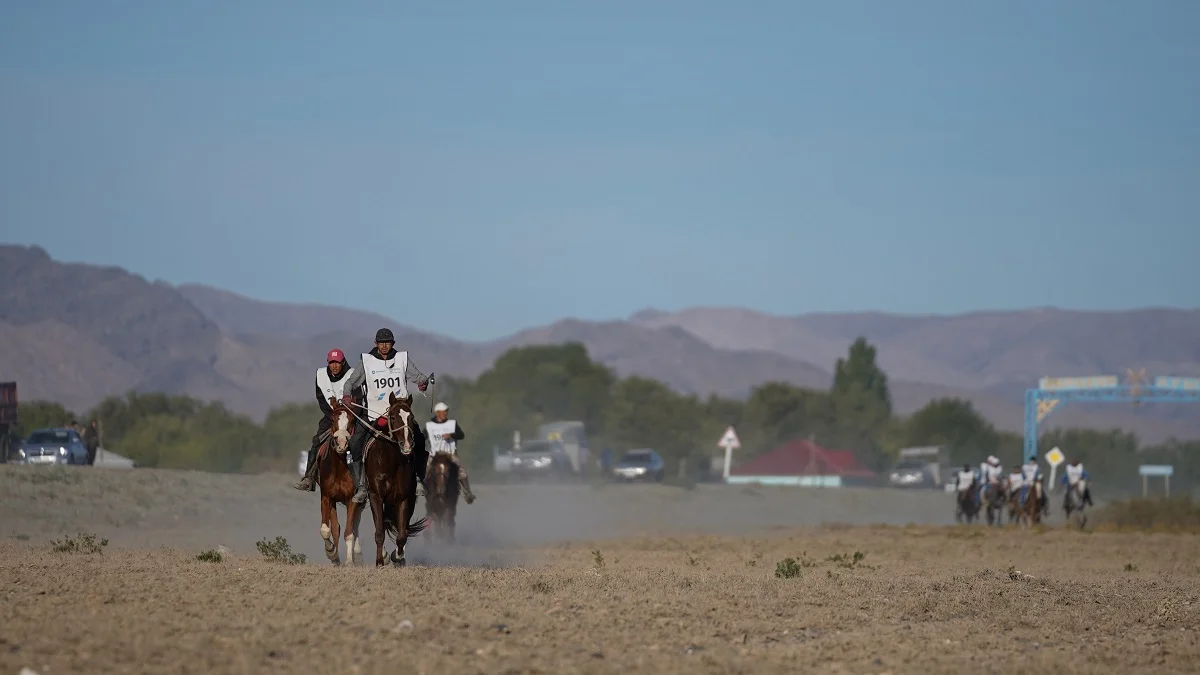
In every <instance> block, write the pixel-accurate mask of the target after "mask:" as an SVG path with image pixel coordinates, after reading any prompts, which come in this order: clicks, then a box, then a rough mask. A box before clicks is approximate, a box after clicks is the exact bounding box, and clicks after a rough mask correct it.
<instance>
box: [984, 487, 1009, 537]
mask: <svg viewBox="0 0 1200 675" xmlns="http://www.w3.org/2000/svg"><path fill="white" fill-rule="evenodd" d="M1007 496H1008V479H1007V478H1003V477H1002V478H1000V480H999V481H996V482H994V483H992V482H989V483H988V484H987V485H986V486H985V487H984V488H983V502H984V504H986V505H987V522H988V525H994V526H1000V525H1003V524H1004V522H1003V521H1004V506H1005V502H1006V501H1007Z"/></svg>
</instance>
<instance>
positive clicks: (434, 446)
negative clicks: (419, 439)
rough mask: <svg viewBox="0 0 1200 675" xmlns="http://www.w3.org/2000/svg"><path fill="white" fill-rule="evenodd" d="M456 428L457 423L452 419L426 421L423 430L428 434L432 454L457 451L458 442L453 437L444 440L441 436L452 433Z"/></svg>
mask: <svg viewBox="0 0 1200 675" xmlns="http://www.w3.org/2000/svg"><path fill="white" fill-rule="evenodd" d="M457 430H458V423H457V422H455V421H454V420H446V421H445V422H426V423H425V431H426V433H427V435H428V436H429V448H430V449H431V450H432V451H433V454H435V455H436V454H437V453H439V452H444V453H447V454H451V455H453V454H455V453H456V452H458V442H457V441H455V440H454V439H453V438H452V439H450V440H446V439H444V438H442V435H443V434H452V433H454V432H455V431H457Z"/></svg>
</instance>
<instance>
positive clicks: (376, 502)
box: [370, 492, 387, 567]
mask: <svg viewBox="0 0 1200 675" xmlns="http://www.w3.org/2000/svg"><path fill="white" fill-rule="evenodd" d="M370 501H371V519H372V520H374V521H375V566H376V567H383V566H384V565H386V564H387V560H385V559H384V557H383V540H384V537H385V533H384V531H383V499H381V498H380V497H379V493H378V492H371V493H370Z"/></svg>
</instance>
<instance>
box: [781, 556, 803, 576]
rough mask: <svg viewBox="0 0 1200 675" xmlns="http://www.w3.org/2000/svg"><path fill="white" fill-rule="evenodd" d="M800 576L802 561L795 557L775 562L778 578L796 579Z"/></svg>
mask: <svg viewBox="0 0 1200 675" xmlns="http://www.w3.org/2000/svg"><path fill="white" fill-rule="evenodd" d="M798 576H800V563H798V562H796V559H795V558H784V559H783V560H780V561H779V562H777V563H775V578H776V579H795V578H796V577H798Z"/></svg>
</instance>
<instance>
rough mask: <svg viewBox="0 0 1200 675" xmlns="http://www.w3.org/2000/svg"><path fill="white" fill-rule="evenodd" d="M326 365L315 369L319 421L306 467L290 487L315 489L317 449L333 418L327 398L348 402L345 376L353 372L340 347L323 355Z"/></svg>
mask: <svg viewBox="0 0 1200 675" xmlns="http://www.w3.org/2000/svg"><path fill="white" fill-rule="evenodd" d="M325 362H326V366H325V367H324V368H318V369H317V405H319V406H321V421H320V422H318V423H317V433H316V435H315V436H313V437H312V445H311V446H309V448H308V467H307V468H306V469H305V470H304V478H302V479H300V482H299V483H296V484H295V485H293V486H292V487H294V488H296V489H297V490H308V491H309V492H311V491H313V490H315V489H316V478H317V449H318V448H320V447H321V443H322V442H324V440H325V437H326V435H327V434H328V433H329V427H330V425H331V424H332V423H333V420H331V419H329V415H330V413H332V412H333V409H332V408H330V407H329V399H331V398H332V399H335V400H338V401H344V402H346V403H349V395H348V394H347V392H346V382H347V379H348V378H347V376H348V375H350V373H352V372H354V369H353V368H350V367H348V366H347V365H346V355H345V354H343V353H342V350H340V349H330V350H329V353H328V354H326V355H325Z"/></svg>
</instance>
